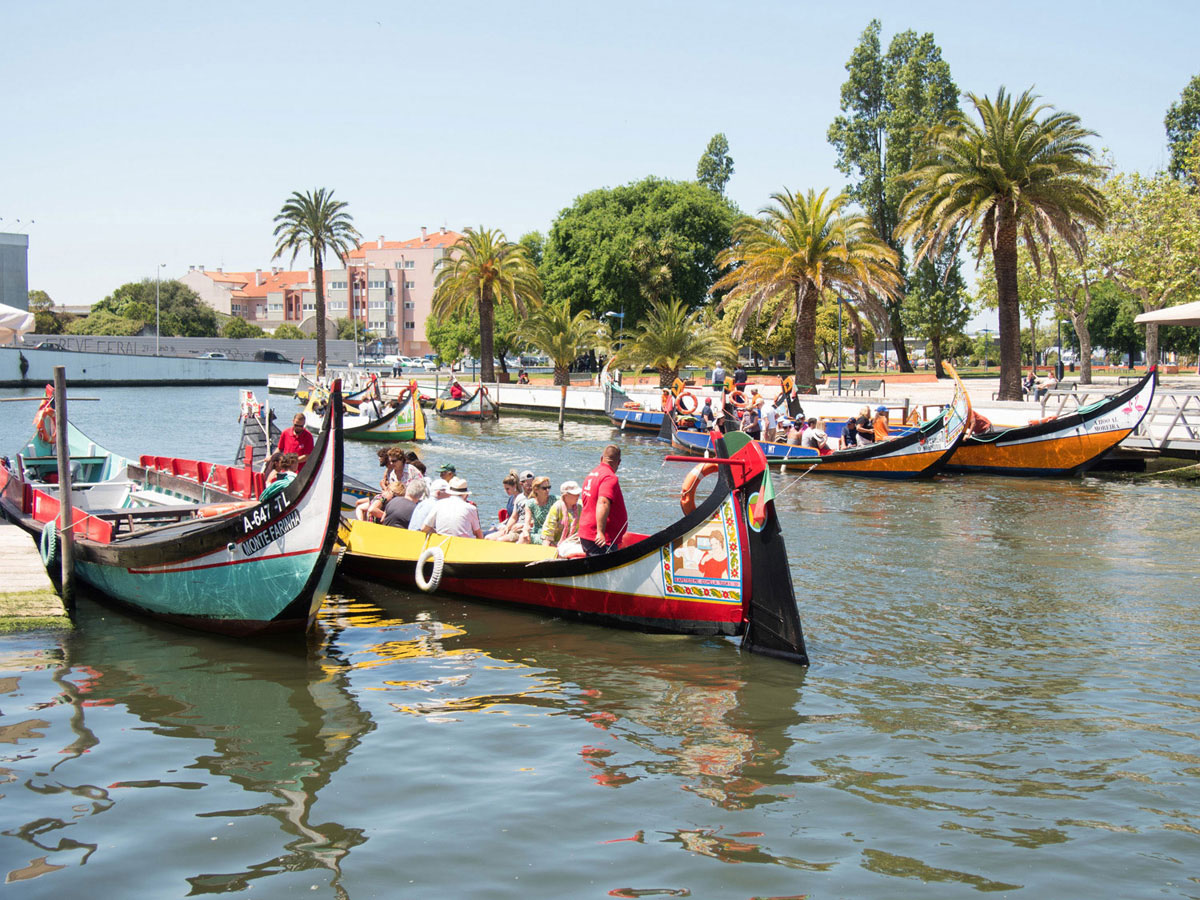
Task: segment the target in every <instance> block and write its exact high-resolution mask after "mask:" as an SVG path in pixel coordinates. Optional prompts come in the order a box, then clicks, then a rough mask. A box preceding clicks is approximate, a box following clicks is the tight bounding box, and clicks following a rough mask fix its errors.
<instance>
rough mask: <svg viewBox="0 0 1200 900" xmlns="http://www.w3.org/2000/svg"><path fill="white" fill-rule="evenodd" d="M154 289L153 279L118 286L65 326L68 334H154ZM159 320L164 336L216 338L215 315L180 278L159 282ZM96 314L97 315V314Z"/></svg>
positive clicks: (161, 332)
mask: <svg viewBox="0 0 1200 900" xmlns="http://www.w3.org/2000/svg"><path fill="white" fill-rule="evenodd" d="M155 288H156V282H155V281H154V279H153V278H146V279H143V280H142V281H131V282H128V283H126V284H123V285H121V286H120V287H118V288H117V289H116V290H115V291H113V292H112V293H111V294H109V295H108V296H107V297H105V298H104V299H103V300H100V301H98V302H97V303H94V304H92V311H91V314H90V315H89V316H88V317H87V318H86V319H78V320H76V321H75V322H72V323H71V324H70V326H68V329H67V330H68V333H70V334H114V335H115V334H121V335H133V334H140V333H141V332H142V330H143V329H149V332H150V333H151V334H153V333H154V320H155ZM157 290H158V319H159V324H160V328H161V331H160V334H162V335H163V336H164V337H216V336H217V333H218V324H217V314H216V312H215V311H214V310H213V309H212V307H210V306H207V305H205V304H204V302H203V301H201V299H200V297H199V295H198V294H197V293H196V292H195V291H193V290H192V289H191V288H189V287H188V286H187V285H185V284H184V283H183V282H181V281H175V280H174V279H172V280H171V281H160V282H158V283H157ZM98 314H99V315H98Z"/></svg>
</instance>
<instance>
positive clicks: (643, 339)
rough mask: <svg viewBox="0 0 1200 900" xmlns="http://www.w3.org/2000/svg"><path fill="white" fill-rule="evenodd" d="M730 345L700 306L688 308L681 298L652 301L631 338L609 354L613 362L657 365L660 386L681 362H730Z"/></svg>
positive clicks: (733, 357)
mask: <svg viewBox="0 0 1200 900" xmlns="http://www.w3.org/2000/svg"><path fill="white" fill-rule="evenodd" d="M736 358H737V351H736V350H735V349H734V347H733V345H732V344H730V343H729V341H727V340H726V339H725V338H724V337H722V336H721V335H720V334H719V333H717V332H716V331H715V330H714V329H713V328H712V327H711V326H710V325H708V324H707V323H706V322H705V321H704V313H703V310H696V311H694V312H688V308H687V307H686V306H685V305H684V303H683V301H682V300H664V301H652V302H651V303H650V311H649V312H648V313H647V314H646V317H645V318H644V319H642V321H641V322H639V323H638V330H637V332H636V333H635V334H634V336H633V340H631V341H629V342H627V343H626V344H625V345H624V346H623V347H621V349H620V350H618V351H617V352H616V354H615V355H614V356H613V358H612V362H613V363H614V364H616V365H626V366H631V367H633V368H641V369H657V370H658V382H659V385H660V386H661V387H670V386H671V384H672V383H674V381H675V379H676V378H678V377H679V370H680V369H682V368H683V367H684V366H693V365H700V366H707V365H710V364H711V363H712V361H713V360H715V359H720V360H722V361H724V362H734V361H735V360H736Z"/></svg>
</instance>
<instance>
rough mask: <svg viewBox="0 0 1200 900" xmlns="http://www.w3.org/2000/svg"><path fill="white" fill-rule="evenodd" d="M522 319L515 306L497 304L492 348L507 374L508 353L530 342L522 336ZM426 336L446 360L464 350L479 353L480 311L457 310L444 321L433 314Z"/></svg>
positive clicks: (455, 358)
mask: <svg viewBox="0 0 1200 900" xmlns="http://www.w3.org/2000/svg"><path fill="white" fill-rule="evenodd" d="M521 321H522V320H521V319H519V318H518V317H517V312H516V310H515V309H513V307H511V306H509V305H507V304H505V305H503V306H497V307H496V319H495V322H494V324H493V346H492V350H493V355H494V356H495V357H496V358H497V359H499V360H500V367H501V370H502V371H503V372H504V373H505V374H507V373H508V364H507V363H506V362H505V360H506V359H507V357H508V356H509V355H510V354H513V353H519V352H520V351H521V350H523V349H524V348H525V346H526V343H525V341H524V339H523V338H522V337H521V328H520V325H521ZM425 337H426V340H428V341H429V344H430V346H431V347H433V349H434V352H435V353H436V354H437V356H438V359H440V360H441V361H442V362H445V363H451V362H454V361H455V360H457V359H459V358H460V357H462V355H463V354H464V353H466V354H470V355H471V356H474V357H479V313H478V312H477V311H471V312H468V313H466V314H459V313H456V314H454V315H452V316H450V317H449V318H447V319H445V320H444V321H439V320H437V319H436V318H430V319H429V320H428V321H427V322H426V323H425Z"/></svg>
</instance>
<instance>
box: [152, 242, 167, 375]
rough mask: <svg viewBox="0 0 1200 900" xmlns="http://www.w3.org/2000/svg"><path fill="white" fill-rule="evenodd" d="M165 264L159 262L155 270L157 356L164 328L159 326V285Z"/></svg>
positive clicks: (155, 347)
mask: <svg viewBox="0 0 1200 900" xmlns="http://www.w3.org/2000/svg"><path fill="white" fill-rule="evenodd" d="M165 265H166V263H159V264H158V268H156V269H155V270H154V355H155V356H158V338H159V333H160V332H161V331H162V329H161V328H159V321H158V320H159V314H158V310H159V305H158V285H159V281H160V280H161V276H162V270H163V266H165Z"/></svg>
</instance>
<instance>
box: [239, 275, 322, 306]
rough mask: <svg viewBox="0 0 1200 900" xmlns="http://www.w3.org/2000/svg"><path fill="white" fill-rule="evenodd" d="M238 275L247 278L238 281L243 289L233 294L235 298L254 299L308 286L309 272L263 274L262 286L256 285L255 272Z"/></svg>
mask: <svg viewBox="0 0 1200 900" xmlns="http://www.w3.org/2000/svg"><path fill="white" fill-rule="evenodd" d="M237 274H238V275H245V276H247V277H245V278H241V279H238V280H239V281H241V282H242V287H241V289H239V290H235V291H234V292H233V296H234V297H239V298H248V299H252V298H255V297H266V296H267V294H268V293H272V292H276V291H282V290H283V289H284V288H290V287H295V286H296V285H299V284H308V270H307V269H305V270H304V271H302V272H274V273H272V272H269V271H268V272H263V273H262V279H263V283H262V284H255V283H254V280H255V273H254V272H238V273H237Z"/></svg>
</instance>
